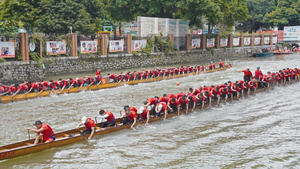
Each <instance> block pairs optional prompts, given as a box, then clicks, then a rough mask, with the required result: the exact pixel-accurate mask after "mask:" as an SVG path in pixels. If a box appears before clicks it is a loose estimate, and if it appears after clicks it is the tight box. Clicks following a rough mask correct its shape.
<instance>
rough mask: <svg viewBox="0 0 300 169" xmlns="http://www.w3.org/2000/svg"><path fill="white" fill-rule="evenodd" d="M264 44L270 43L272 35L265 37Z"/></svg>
mask: <svg viewBox="0 0 300 169" xmlns="http://www.w3.org/2000/svg"><path fill="white" fill-rule="evenodd" d="M264 44H265V45H268V44H270V37H264Z"/></svg>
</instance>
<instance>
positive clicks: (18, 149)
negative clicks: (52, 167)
mask: <svg viewBox="0 0 300 169" xmlns="http://www.w3.org/2000/svg"><path fill="white" fill-rule="evenodd" d="M293 82H294V81H292V82H291V83H293ZM268 89H269V88H263V89H257V90H256V93H260V92H263V91H266V90H268ZM250 95H253V93H252V92H251V93H250ZM245 96H247V94H244V97H245ZM233 100H238V98H237V97H236V96H235V97H233ZM228 101H231V100H230V98H228ZM216 105H217V102H212V106H216ZM208 107H209V105H208V104H205V106H204V108H208ZM197 109H198V110H199V109H201V107H200V106H196V108H195V110H197ZM190 112H191V110H189V113H190ZM182 114H183V113H182V111H181V112H180V115H182ZM174 116H177V114H176V113H171V114H168V117H167V118H172V117H174ZM121 120H122V119H120V118H119V119H116V126H115V127H111V128H109V129H106V130H101V129H100V126H101V123H97V124H96V131H95V134H94V135H105V134H109V133H112V132H116V131H120V130H124V129H129V128H130V125H128V124H126V125H122V124H121ZM161 120H162V118H161V117H151V118H150V119H149V123H153V122H156V121H161ZM142 124H144V121H138V122H137V123H136V125H142ZM83 129H84V127H82V128H80V130H83ZM88 136H89V135H87V137H88ZM55 137H56V140H55V141H53V142H50V143H41V144H38V145H33V142H34V139H31V140H27V141H22V142H18V143H14V144H9V145H5V146H1V147H0V160H4V159H10V158H14V157H18V156H23V155H27V154H31V153H35V152H38V151H42V150H45V149H49V148H52V147H57V146H63V145H67V144H70V143H74V142H79V141H83V140H85V139H86V138H85V137H84V136H82V135H80V131H79V130H78V129H72V130H68V131H64V132H60V133H56V134H55Z"/></svg>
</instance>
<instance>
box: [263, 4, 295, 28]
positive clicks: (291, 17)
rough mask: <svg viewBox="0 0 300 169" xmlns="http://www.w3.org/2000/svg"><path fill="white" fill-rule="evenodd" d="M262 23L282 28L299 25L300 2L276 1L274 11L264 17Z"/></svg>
mask: <svg viewBox="0 0 300 169" xmlns="http://www.w3.org/2000/svg"><path fill="white" fill-rule="evenodd" d="M263 21H264V22H265V23H271V24H272V25H278V26H280V27H283V26H284V25H299V24H300V0H278V4H277V6H276V9H275V10H273V11H272V12H269V13H267V14H266V15H265V17H264V19H263Z"/></svg>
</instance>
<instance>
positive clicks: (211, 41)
mask: <svg viewBox="0 0 300 169" xmlns="http://www.w3.org/2000/svg"><path fill="white" fill-rule="evenodd" d="M207 47H208V48H211V47H215V38H213V39H207Z"/></svg>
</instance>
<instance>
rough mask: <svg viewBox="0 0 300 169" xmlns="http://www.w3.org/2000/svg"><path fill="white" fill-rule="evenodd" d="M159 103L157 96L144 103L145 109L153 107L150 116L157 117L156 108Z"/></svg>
mask: <svg viewBox="0 0 300 169" xmlns="http://www.w3.org/2000/svg"><path fill="white" fill-rule="evenodd" d="M157 103H159V101H158V97H157V96H155V97H154V98H149V99H147V100H146V101H144V105H145V108H148V106H152V107H151V109H150V115H155V107H156V105H157Z"/></svg>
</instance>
